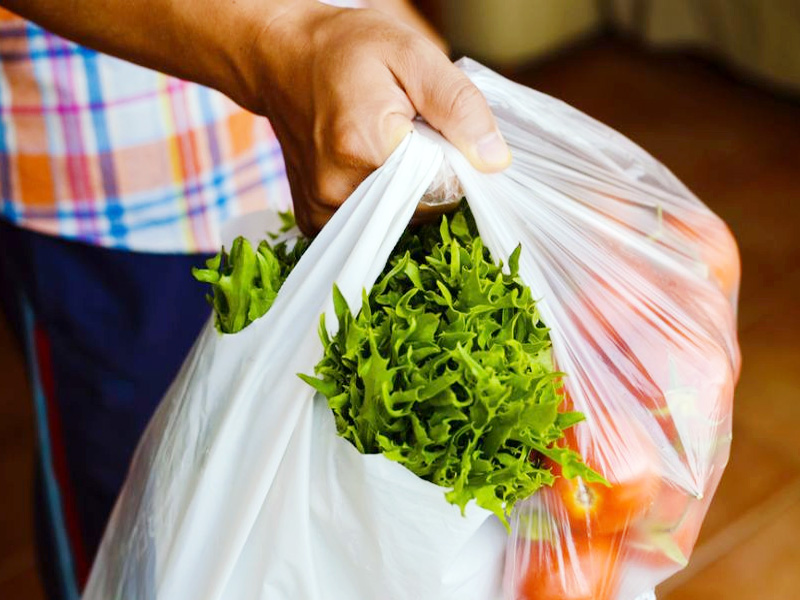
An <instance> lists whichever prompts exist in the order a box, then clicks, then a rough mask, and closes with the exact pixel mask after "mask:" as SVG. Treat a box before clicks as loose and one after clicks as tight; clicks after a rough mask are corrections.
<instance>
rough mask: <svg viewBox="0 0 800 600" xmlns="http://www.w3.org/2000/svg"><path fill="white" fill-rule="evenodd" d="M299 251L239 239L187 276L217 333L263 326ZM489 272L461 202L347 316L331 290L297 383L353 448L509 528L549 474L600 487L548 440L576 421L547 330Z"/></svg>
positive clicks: (508, 280) (395, 256) (491, 267)
mask: <svg viewBox="0 0 800 600" xmlns="http://www.w3.org/2000/svg"><path fill="white" fill-rule="evenodd" d="M306 246H307V243H305V245H300V246H295V247H294V249H293V250H291V251H289V250H287V249H286V248H285V246H281V245H276V246H275V247H274V248H273V247H272V246H270V245H269V244H268V243H267V242H262V243H261V244H260V245H259V247H258V249H257V251H255V252H253V251H252V248H251V247H250V246H249V244H247V243H246V242H245V241H240V240H237V241H236V242H235V243H234V246H233V248H232V250H231V254H230V255H229V256H228V255H225V253H224V251H223V252H222V254H221V255H220V256H217V257H215V258H214V259H212V260H210V261H209V262H208V263H207V266H208V269H206V270H202V271H196V272H195V277H197V278H198V279H200V280H201V281H206V282H209V283H211V284H212V287H213V289H214V294H213V296H211V297H210V301H211V302H212V303H213V305H214V308H215V311H216V313H217V325H218V327H219V328H220V329H221V330H222V331H226V332H234V331H238V330H240V329H241V328H242V327H244V326H246V325H247V324H248V323H250V322H251V321H252V320H254V319H256V318H258V317H259V316H261V315H262V314H264V312H266V310H268V308H269V305H271V303H272V300H274V297H275V295H276V294H277V290H278V289H279V287H280V285H281V284H282V282H283V280H284V279H285V277H286V275H287V274H288V272H289V271H290V270H291V268H292V267H293V266H294V264H296V262H297V260H298V259H299V255H300V254H301V253H302V251H303V250H304V249H305V247H306ZM519 255H520V248H517V249H516V250H515V251H514V253H513V254H512V255H511V256H510V257H509V261H508V272H506V273H504V272H503V269H502V264H495V263H494V262H493V261H492V259H491V256H490V254H489V252H488V250H487V249H486V248H485V247H484V246H483V243H482V241H481V239H480V237H479V236H478V233H477V230H476V228H475V224H474V222H473V221H472V218H471V215H470V214H469V212H468V209H466V207H464V208H461V209H460V210H459V211H458V212H456V213H455V214H454V215H453V217H452V220H451V221H448V219H447V218H446V217H444V218H442V220H441V223H440V225H439V226H438V227H437V226H435V225H426V226H423V227H419V228H416V229H409V230H407V231H406V232H405V233H404V235H403V236H402V237H401V239H400V241H399V243H398V245H397V247H396V248H395V250H394V252H393V253H392V256H391V258H390V260H389V262H388V264H387V265H386V268H385V269H384V271H383V273H382V274H381V276H380V277H379V279H378V282H377V283H376V284H375V285H374V286H373V287H372V289H371V290H370V291H369V293H366V292H365V293H364V295H363V299H362V305H361V309H360V311H359V312H358V313H357V314H356V315H353V314H352V312H351V311H350V308H349V307H348V306H347V303H346V302H345V300H344V298H343V297H342V295H341V294H340V292H339V290H338V289H336V288H334V290H333V294H334V307H335V313H336V317H337V320H338V329H337V331H336V333H335V334H333V335H329V334H328V331H327V328H326V324H325V320H324V316H323V317H322V319H321V323H320V336H321V338H322V341H323V346H324V356H323V358H322V360H321V361H320V362H319V363H318V364H317V366H316V367H315V373H316V375H317V377H311V376H309V375H302V374H301V375H300V377H302V378H303V380H304V381H306V382H307V383H309V384H310V385H312V386H313V387H314V388H315V389H316V390H317V391H318V392H320V393H321V394H322V395H324V396H325V397H326V398H327V399H328V403H329V405H330V407H331V409H332V411H333V413H334V416H335V420H336V427H337V430H338V433H339V435H341V436H342V437H344V438H346V439H347V440H349V441H350V442H351V443H352V444H353V445H354V446H355V447H356V448H357V449H358V450H359V451H360V452H362V453H366V454H371V453H382V454H384V455H385V456H386V457H387V458H389V459H391V460H394V461H397V462H399V463H401V464H403V465H404V466H405V467H407V468H408V469H409V470H410V471H412V472H413V473H415V474H416V475H418V476H419V477H422V478H423V479H426V480H428V481H431V482H433V483H435V484H437V485H440V486H443V487H446V488H449V491H448V492H447V493H446V498H447V500H448V501H449V502H451V503H453V504H456V505H457V506H459V507H460V508H461V510H462V511H463V510H464V509H465V507H466V505H467V503H468V502H469V501H470V500H472V499H474V500H475V501H476V503H477V504H478V505H479V506H482V507H484V508H486V509H488V510H490V511H492V512H494V513H495V514H496V515H497V516H498V517H499V518H500V519H501V521H503V523H505V524H506V526H508V521H507V515H508V513H509V512H510V510H511V508H512V507H513V506H514V504H515V503H516V502H518V501H519V500H522V499H524V498H527V497H529V496H530V495H532V494H533V493H535V492H536V491H537V490H538V489H539V488H540V487H541V486H543V485H552V483H553V481H554V475H553V474H552V472H551V471H550V468H549V466H547V464H546V462H545V461H542V460H540V459H539V458H538V457H542V456H547V457H549V458H550V459H552V460H554V461H556V462H559V463H561V464H562V468H563V472H564V474H565V475H567V476H570V477H572V476H576V475H580V476H582V477H584V478H585V479H587V480H590V481H598V480H601V478H600V477H599V476H598V475H597V474H595V473H594V472H593V471H591V470H590V469H589V468H588V467H586V466H585V465H584V464H583V463H582V462H581V460H580V457H579V455H578V454H577V453H575V452H574V451H572V450H569V449H567V448H564V447H563V446H557V445H556V443H557V442H558V441H559V440H561V439H562V438H563V435H564V429H566V428H567V427H570V426H572V425H574V424H575V423H577V422H579V421H580V420H581V419H582V418H583V417H582V415H580V414H579V413H575V412H560V411H559V408H560V405H561V404H562V401H563V393H562V389H561V384H560V379H561V376H562V374H560V373H558V372H556V371H555V369H554V366H553V360H552V357H551V344H550V337H549V332H548V329H547V328H546V327H545V325H544V324H543V323H542V321H541V319H540V318H539V313H538V311H537V309H536V302H535V301H534V300H533V298H532V297H531V291H530V289H529V288H528V287H527V286H526V285H525V284H524V283H523V282H522V281H521V279H520V278H519V275H518V270H519V264H518V263H519Z"/></svg>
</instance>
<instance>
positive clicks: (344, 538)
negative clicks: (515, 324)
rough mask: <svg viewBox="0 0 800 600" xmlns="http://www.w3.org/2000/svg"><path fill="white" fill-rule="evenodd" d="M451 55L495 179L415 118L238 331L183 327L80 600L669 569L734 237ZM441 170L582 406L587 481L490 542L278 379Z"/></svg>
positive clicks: (316, 347)
mask: <svg viewBox="0 0 800 600" xmlns="http://www.w3.org/2000/svg"><path fill="white" fill-rule="evenodd" d="M459 65H460V67H461V68H462V69H463V70H464V71H465V72H466V73H467V74H468V75H469V77H470V78H471V79H472V80H473V81H474V82H475V84H476V85H477V86H478V87H479V88H480V89H481V91H482V92H483V93H484V95H485V96H486V98H487V100H488V102H489V105H490V106H491V107H492V110H493V111H494V113H495V115H496V117H497V120H498V124H499V126H500V128H501V130H502V132H503V134H504V136H505V137H506V139H507V140H508V142H509V145H510V147H511V149H512V153H513V155H514V162H513V164H512V166H511V167H510V168H509V169H508V170H506V171H505V172H503V173H500V174H491V175H488V174H482V173H478V172H477V171H475V170H474V169H473V168H472V167H471V166H470V165H469V164H468V163H467V161H466V159H464V157H463V156H462V155H460V154H459V153H458V152H457V151H456V150H455V149H454V148H453V147H452V146H450V145H449V144H448V143H447V142H446V141H444V140H443V139H442V138H441V136H439V135H438V134H437V133H435V132H434V131H432V130H430V129H429V128H427V127H425V126H424V125H422V124H421V125H420V126H419V127H418V130H417V132H415V133H413V134H411V135H410V136H409V137H408V138H407V139H406V140H405V141H404V142H403V143H402V144H401V146H400V147H399V148H398V149H397V150H396V151H395V153H394V154H393V155H392V156H391V157H390V158H389V160H388V161H387V162H386V164H385V165H384V166H383V167H381V168H380V169H378V171H376V172H375V173H374V174H373V175H371V176H370V177H369V178H368V179H367V180H366V181H365V182H364V183H363V184H362V185H361V186H360V187H359V188H358V189H357V190H356V191H355V192H354V194H353V195H352V196H351V197H350V198H349V199H348V200H347V201H346V202H345V204H344V205H343V206H342V208H341V209H340V210H339V211H338V212H337V213H336V214H335V215H334V217H333V219H332V220H331V221H330V223H329V224H328V225H327V226H326V227H325V228H324V229H323V231H322V232H321V233H320V235H319V236H318V237H317V238H316V239H315V241H314V242H313V244H312V245H311V247H310V248H309V250H308V251H307V253H306V254H305V255H304V257H303V258H302V259H301V261H300V263H299V264H298V266H297V267H296V268H295V270H294V271H293V272H292V273H291V275H290V276H289V278H288V279H287V281H286V283H285V284H284V286H283V288H281V291H280V293H279V295H278V297H277V299H276V301H275V304H274V305H273V306H272V308H271V309H270V311H269V312H268V313H267V314H266V315H265V316H264V317H262V318H261V319H259V320H257V321H256V322H254V323H253V324H252V325H251V326H249V327H248V328H246V329H245V330H243V331H242V332H240V333H238V334H235V335H228V336H222V335H220V334H218V333H217V332H216V331H215V330H214V328H213V326H212V324H211V323H209V325H208V326H207V327H206V328H205V330H204V331H203V333H202V335H201V336H200V338H199V339H198V341H197V343H196V344H195V346H194V349H193V350H192V353H191V355H190V356H189V358H188V359H187V360H186V362H185V364H184V366H183V368H182V370H181V372H180V374H179V375H178V377H177V379H176V381H175V382H174V384H173V385H172V387H171V389H170V391H169V392H168V394H167V396H166V397H165V399H164V401H163V402H162V404H161V406H160V407H159V409H158V411H157V413H156V415H155V416H154V418H153V419H152V421H151V423H150V425H149V427H148V429H147V432H146V434H145V436H144V438H143V440H142V442H141V444H140V446H139V448H138V450H137V453H136V456H135V458H134V461H133V464H132V466H131V470H130V473H129V475H128V479H127V481H126V483H125V486H124V489H123V491H122V493H121V496H120V498H119V500H118V502H117V505H116V507H115V509H114V513H113V515H112V518H111V522H110V524H109V526H108V529H107V531H106V533H105V536H104V539H103V542H102V545H101V548H100V552H99V555H98V558H97V560H96V562H95V565H94V568H93V570H92V574H91V577H90V580H89V583H88V586H87V590H86V593H85V596H84V598H86V599H88V600H101V599H102V600H107V599H109V598H158V599H169V600H178V599H182V598H187V599H192V600H233V599H236V600H240V599H242V598H248V599H250V598H255V599H258V598H263V599H267V598H269V599H273V598H279V599H283V598H285V599H291V600H298V599H311V600H317V599H319V600H322V599H324V600H360V599H363V600H374V599H376V598H381V599H411V598H414V599H427V598H430V599H431V600H433V599H436V600H441V599H447V598H453V599H455V598H458V599H470V598H475V599H476V600H477V599H482V600H493V599H499V598H506V599H512V598H513V599H516V598H520V599H522V598H528V599H531V600H533V599H538V600H546V599H550V598H553V599H556V598H558V599H566V600H570V599H588V598H592V599H594V600H605V599H620V600H628V599H633V598H635V597H637V596H638V595H639V594H642V593H646V592H647V591H648V590H650V589H652V588H653V587H654V586H655V585H656V584H658V583H659V582H661V581H663V580H664V579H665V578H667V577H668V576H669V575H670V574H672V573H674V572H675V571H677V570H678V569H680V568H681V567H682V566H683V565H685V564H686V561H687V560H688V558H689V555H690V552H691V548H692V546H693V545H694V541H695V538H696V536H697V533H698V531H699V527H700V524H701V522H702V519H703V516H704V515H705V512H706V510H707V508H708V505H709V502H710V501H711V497H712V495H713V492H714V490H715V488H716V486H717V483H718V482H719V479H720V476H721V474H722V470H723V468H724V466H725V464H726V461H727V458H728V451H729V445H730V440H731V408H732V396H733V386H734V382H735V380H736V377H737V376H738V371H739V365H740V359H739V353H738V346H737V341H736V331H735V309H736V296H737V291H738V282H739V262H738V254H737V250H736V245H735V242H734V241H733V239H732V237H731V236H730V233H729V232H728V230H727V228H726V227H725V225H724V224H723V223H722V222H721V221H720V220H719V219H718V218H717V217H716V216H715V215H713V214H712V213H711V212H710V211H709V210H708V209H707V208H706V207H705V206H704V205H703V204H702V203H701V202H700V201H699V200H698V199H697V198H695V197H694V196H693V195H692V194H691V192H689V191H688V190H687V189H686V187H684V186H683V185H682V184H681V183H680V182H679V181H678V180H677V179H676V178H675V177H674V176H673V175H672V174H671V173H670V172H669V171H668V170H667V169H666V168H664V167H663V166H662V165H661V164H659V163H658V162H657V161H656V160H655V159H653V158H652V157H651V156H650V155H648V154H647V153H646V152H644V151H643V150H642V149H641V148H639V147H637V146H636V145H635V144H633V143H632V142H630V141H629V140H627V139H626V138H624V137H623V136H621V135H620V134H618V133H616V132H614V131H613V130H611V129H609V128H608V127H606V126H604V125H602V124H600V123H598V122H596V121H594V120H593V119H591V118H589V117H588V116H586V115H584V114H582V113H580V112H579V111H577V110H575V109H573V108H571V107H569V106H567V105H566V104H564V103H562V102H560V101H558V100H555V99H553V98H550V97H548V96H545V95H543V94H540V93H537V92H535V91H533V90H530V89H527V88H524V87H522V86H519V85H516V84H514V83H512V82H510V81H508V80H506V79H504V78H502V77H500V76H499V75H497V74H496V73H493V72H492V71H490V70H488V69H485V68H484V67H481V66H480V65H478V64H477V63H474V62H473V61H470V60H463V61H461V62H460V63H459ZM453 176H455V178H456V180H457V182H458V184H459V185H460V188H461V190H463V192H464V194H465V196H466V198H467V201H468V203H469V205H470V207H471V209H472V213H473V215H474V217H475V220H476V223H477V225H478V229H479V231H480V233H481V237H482V238H483V240H484V242H485V244H486V246H487V247H488V248H489V249H490V251H491V252H492V254H493V256H495V257H497V258H498V259H505V258H506V257H508V256H509V255H510V254H511V252H512V251H513V250H514V248H515V247H516V246H517V245H518V244H521V245H522V254H521V259H520V275H521V277H522V278H523V280H524V281H525V282H526V283H527V284H528V285H529V286H530V287H531V289H532V291H533V295H534V297H536V298H538V299H539V305H538V306H539V310H540V314H541V316H542V319H543V320H544V322H545V323H546V324H547V325H548V326H549V327H550V328H551V337H552V342H553V352H554V357H555V360H556V362H557V366H558V369H559V370H560V371H562V372H564V373H565V377H564V383H565V388H566V393H567V400H566V402H567V403H568V404H569V405H571V406H572V407H574V408H575V409H577V410H579V411H581V412H583V413H584V414H585V415H586V421H585V422H584V423H581V424H579V425H577V426H576V427H575V428H574V429H573V430H572V433H571V434H570V436H568V440H567V442H566V443H568V444H569V445H571V446H573V447H575V448H576V449H578V450H579V451H580V452H581V453H582V454H583V455H584V456H585V457H586V459H587V461H588V462H589V463H590V464H591V465H592V466H593V467H594V468H595V469H596V470H598V471H599V472H600V473H602V474H603V475H604V476H605V478H606V479H607V480H608V482H609V483H610V486H608V487H605V486H602V485H597V484H591V485H585V484H583V482H581V481H579V480H577V481H569V480H566V479H559V480H558V481H559V483H558V484H557V485H556V486H555V487H554V488H552V489H550V488H547V489H544V490H542V491H541V492H540V493H538V494H536V495H535V496H534V497H532V498H530V499H529V500H526V501H525V502H524V503H523V504H522V505H521V506H520V505H518V508H517V509H516V510H515V511H514V514H513V515H512V518H511V522H512V527H513V532H512V534H511V535H508V534H507V532H506V530H505V529H504V528H503V526H502V525H501V524H500V523H499V521H498V520H497V519H496V517H494V515H492V514H491V513H489V512H487V511H485V510H483V509H481V508H479V507H477V506H475V505H473V504H470V505H468V509H467V512H466V516H462V515H461V514H460V512H459V510H458V509H457V508H456V507H454V506H452V505H450V504H448V503H447V502H446V501H445V499H444V490H443V489H442V488H439V487H437V486H435V485H433V484H431V483H429V482H426V481H423V480H421V479H419V478H417V477H416V476H415V475H413V474H411V473H410V472H409V471H406V470H405V469H404V468H403V467H402V466H400V465H399V464H397V463H393V462H391V461H390V460H388V459H386V458H385V457H383V456H380V455H368V456H365V455H361V454H359V453H358V452H357V451H356V450H355V448H354V447H352V446H351V445H350V444H349V443H348V442H346V441H345V440H343V439H341V438H339V437H337V436H336V433H335V427H334V423H333V418H332V415H331V412H330V410H329V408H328V406H327V403H326V401H325V400H324V398H321V397H315V395H314V391H313V390H312V389H311V388H310V387H309V386H308V385H307V384H305V383H304V382H302V381H301V380H300V379H299V378H297V377H296V375H295V374H296V373H300V372H304V373H310V372H312V370H313V367H314V365H315V364H316V363H317V362H318V360H319V358H320V357H321V355H322V346H321V343H320V341H319V339H318V337H317V332H316V328H317V324H318V319H319V315H320V314H321V313H322V312H326V313H328V314H330V313H331V312H332V302H331V289H332V285H333V284H334V283H336V284H337V285H338V286H339V288H340V289H341V291H342V293H343V295H344V297H345V298H346V300H347V301H348V303H349V304H350V306H351V307H358V306H359V299H360V294H361V290H362V288H369V287H370V286H371V285H372V284H373V283H374V281H375V279H376V277H377V276H378V274H379V273H380V271H381V269H382V268H383V266H384V265H385V263H386V261H387V258H388V256H389V254H390V252H391V250H392V248H393V246H394V245H395V243H396V242H397V240H398V239H399V236H400V234H401V233H402V231H403V230H404V228H405V227H406V225H407V224H408V222H409V220H410V218H411V216H412V214H413V212H414V210H415V207H416V205H417V203H418V202H419V201H420V199H421V198H422V197H423V195H425V193H426V191H427V192H428V195H429V200H431V201H432V202H433V203H435V202H436V198H435V196H436V195H437V192H436V191H435V189H436V188H437V185H436V184H434V185H433V187H431V185H432V183H434V181H439V182H447V181H450V182H451V184H452V181H453ZM442 189H446V186H445V188H442ZM450 189H451V190H452V189H457V188H453V187H452V185H451V187H450ZM438 193H439V194H440V195H441V194H443V195H444V196H447V195H448V194H449V193H450V192H447V191H444V192H441V191H440V192H438ZM445 199H446V198H445ZM255 223H256V221H254V220H253V219H252V218H250V219H248V227H249V228H250V229H251V230H252V229H253V227H254V224H255ZM266 228H268V225H267V224H266V223H264V229H266ZM264 229H258V230H259V231H263V230H264ZM326 322H327V323H328V324H329V327H330V324H334V323H336V319H334V318H329V319H327V321H326ZM532 460H545V459H544V458H542V457H532Z"/></svg>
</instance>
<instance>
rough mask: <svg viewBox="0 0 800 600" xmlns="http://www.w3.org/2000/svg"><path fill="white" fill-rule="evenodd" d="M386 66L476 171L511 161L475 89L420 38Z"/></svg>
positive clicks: (497, 169)
mask: <svg viewBox="0 0 800 600" xmlns="http://www.w3.org/2000/svg"><path fill="white" fill-rule="evenodd" d="M390 68H391V69H392V71H393V72H394V74H395V77H397V79H398V81H399V82H400V84H401V85H402V86H403V88H404V89H405V92H406V94H408V97H409V98H410V100H411V102H412V103H413V104H414V106H415V107H416V109H417V112H419V114H420V115H422V117H423V118H424V119H425V120H426V121H428V123H430V124H431V125H432V126H433V127H435V128H436V129H438V130H439V131H440V132H441V133H442V135H443V136H444V137H446V138H447V139H448V140H449V141H450V142H451V143H452V144H453V145H454V146H455V147H456V148H458V149H459V150H460V151H461V152H462V153H463V154H464V155H465V156H466V157H467V158H468V159H469V161H470V162H471V163H472V165H473V166H474V167H475V168H476V169H479V170H481V171H485V172H495V171H501V170H503V169H505V168H506V167H507V166H508V165H509V164H511V153H510V151H509V149H508V146H507V145H506V143H505V140H503V137H502V135H501V134H500V131H499V130H498V128H497V122H496V121H495V119H494V115H492V112H491V111H490V110H489V105H488V104H487V103H486V99H485V98H484V97H483V94H481V92H480V90H478V88H477V87H475V85H474V84H473V83H472V82H471V81H470V80H469V78H468V77H467V76H466V75H464V74H463V73H462V72H461V71H460V70H459V69H458V68H457V67H456V66H455V65H453V64H452V63H451V62H450V61H449V60H448V59H447V57H446V56H445V55H444V54H442V53H441V52H438V51H437V50H436V49H435V47H434V46H432V45H431V44H430V43H427V42H425V41H424V40H416V39H415V40H412V41H411V42H410V47H409V48H406V50H405V52H402V53H398V55H397V56H396V57H395V59H394V60H392V61H391V62H390Z"/></svg>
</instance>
